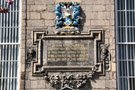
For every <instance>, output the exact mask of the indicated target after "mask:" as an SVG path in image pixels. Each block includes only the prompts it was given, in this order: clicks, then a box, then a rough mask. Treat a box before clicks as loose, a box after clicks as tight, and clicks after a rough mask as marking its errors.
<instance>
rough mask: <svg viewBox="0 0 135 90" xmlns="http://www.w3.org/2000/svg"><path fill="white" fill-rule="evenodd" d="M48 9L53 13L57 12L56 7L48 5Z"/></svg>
mask: <svg viewBox="0 0 135 90" xmlns="http://www.w3.org/2000/svg"><path fill="white" fill-rule="evenodd" d="M47 9H48V11H51V12H53V11H55V5H47Z"/></svg>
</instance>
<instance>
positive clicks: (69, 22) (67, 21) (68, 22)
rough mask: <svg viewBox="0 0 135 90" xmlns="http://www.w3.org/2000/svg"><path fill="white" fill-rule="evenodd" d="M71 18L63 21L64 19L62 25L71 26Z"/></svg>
mask: <svg viewBox="0 0 135 90" xmlns="http://www.w3.org/2000/svg"><path fill="white" fill-rule="evenodd" d="M72 22H73V21H72V18H70V17H66V18H65V19H64V24H65V25H66V26H69V25H71V24H72Z"/></svg>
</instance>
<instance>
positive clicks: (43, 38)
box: [32, 30, 104, 76]
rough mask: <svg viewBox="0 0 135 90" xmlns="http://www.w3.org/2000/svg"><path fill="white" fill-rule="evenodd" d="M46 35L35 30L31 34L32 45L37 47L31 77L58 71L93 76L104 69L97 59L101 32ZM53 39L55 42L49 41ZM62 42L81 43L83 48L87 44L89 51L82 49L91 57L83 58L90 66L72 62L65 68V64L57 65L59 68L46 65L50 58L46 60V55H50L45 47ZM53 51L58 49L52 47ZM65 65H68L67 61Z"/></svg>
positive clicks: (101, 62) (99, 59)
mask: <svg viewBox="0 0 135 90" xmlns="http://www.w3.org/2000/svg"><path fill="white" fill-rule="evenodd" d="M47 33H48V32H47V31H45V32H43V31H42V32H40V31H39V32H37V30H36V31H34V32H33V35H34V38H33V44H34V45H37V51H36V53H37V55H36V56H37V57H36V61H32V73H33V75H39V74H40V75H43V73H47V72H49V71H58V72H60V71H73V72H74V71H86V72H90V74H94V73H95V72H100V73H102V71H103V69H104V67H102V64H103V62H104V60H101V58H99V57H100V51H99V50H100V47H99V46H98V45H100V44H102V43H103V41H102V39H103V38H102V34H103V32H102V30H90V31H89V32H88V33H84V34H83V33H82V34H80V35H66V36H59V35H48V34H47ZM53 39H54V40H55V41H51V40H53ZM72 39H74V40H72ZM47 40H48V41H47ZM63 40H65V41H66V40H67V41H66V42H67V43H68V44H70V43H71V42H73V41H75V42H74V43H76V42H77V44H80V43H78V42H81V41H82V42H81V43H82V45H83V46H84V45H86V44H87V48H89V49H88V50H90V51H87V50H86V49H87V48H86V49H85V48H84V49H85V50H86V52H88V53H87V54H88V56H89V55H91V56H89V57H88V58H86V59H85V58H84V59H85V60H86V61H88V62H90V64H88V65H87V63H84V64H83V63H82V65H81V64H74V63H73V62H71V63H70V64H67V65H66V66H65V64H64V65H63V64H61V63H59V64H58V65H59V66H58V65H57V63H56V64H55V65H52V64H51V65H50V64H48V60H49V59H50V58H48V56H47V55H50V54H48V53H47V52H48V51H47V50H48V47H47V45H49V46H50V45H52V44H53V45H55V44H57V42H58V43H61V44H63V43H64V41H63ZM83 40H85V42H86V40H88V42H89V43H86V44H85V42H84V41H83ZM49 43H50V44H49ZM67 43H65V44H63V45H67ZM89 45H92V47H90V46H89ZM43 48H44V49H43ZM64 48H66V47H64ZM70 48H71V47H70ZM52 49H53V48H52ZM54 49H58V48H56V47H54ZM79 52H80V51H79ZM90 52H94V53H90ZM75 54H76V53H75ZM70 55H71V54H70ZM80 55H81V54H80ZM82 55H83V54H82ZM57 57H58V56H57ZM57 57H55V58H57ZM64 59H68V58H66V57H65V58H64ZM75 59H78V60H81V59H83V58H75ZM82 62H84V60H83V61H82ZM52 63H54V62H52ZM66 63H69V61H68V62H66ZM72 64H74V65H72ZM85 64H86V65H85ZM56 65H57V66H56ZM60 65H61V66H60ZM90 76H92V75H90Z"/></svg>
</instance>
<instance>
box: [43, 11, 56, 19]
mask: <svg viewBox="0 0 135 90" xmlns="http://www.w3.org/2000/svg"><path fill="white" fill-rule="evenodd" d="M41 19H55V13H53V12H42V13H41Z"/></svg>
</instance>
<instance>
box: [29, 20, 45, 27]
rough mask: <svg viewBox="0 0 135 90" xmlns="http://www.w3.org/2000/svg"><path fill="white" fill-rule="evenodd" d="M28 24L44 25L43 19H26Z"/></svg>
mask: <svg viewBox="0 0 135 90" xmlns="http://www.w3.org/2000/svg"><path fill="white" fill-rule="evenodd" d="M28 26H33V27H40V26H44V20H28Z"/></svg>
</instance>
